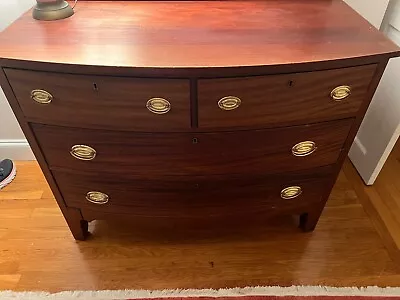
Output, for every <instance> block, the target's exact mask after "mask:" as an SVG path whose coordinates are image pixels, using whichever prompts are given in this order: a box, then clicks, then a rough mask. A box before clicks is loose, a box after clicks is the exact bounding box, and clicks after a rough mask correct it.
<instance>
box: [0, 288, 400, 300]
mask: <svg viewBox="0 0 400 300" xmlns="http://www.w3.org/2000/svg"><path fill="white" fill-rule="evenodd" d="M229 296H372V297H376V296H378V297H379V296H385V297H396V296H400V288H399V287H386V288H382V287H377V286H368V287H330V286H290V287H280V286H264V287H262V286H255V287H245V288H226V289H165V290H102V291H63V292H58V293H48V292H13V291H3V292H0V299H7V300H8V299H23V300H25V299H27V300H36V299H54V300H59V299H64V300H66V299H104V300H107V299H142V298H150V299H151V298H167V297H229Z"/></svg>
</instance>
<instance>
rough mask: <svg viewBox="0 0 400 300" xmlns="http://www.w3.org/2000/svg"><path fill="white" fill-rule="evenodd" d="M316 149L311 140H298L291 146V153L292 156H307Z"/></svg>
mask: <svg viewBox="0 0 400 300" xmlns="http://www.w3.org/2000/svg"><path fill="white" fill-rule="evenodd" d="M315 150H317V147H316V145H315V143H314V142H312V141H304V142H300V143H298V144H296V145H294V146H293V147H292V153H293V155H294V156H299V157H302V156H308V155H311V154H313V153H314V152H315Z"/></svg>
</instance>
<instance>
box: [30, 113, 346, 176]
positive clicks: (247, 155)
mask: <svg viewBox="0 0 400 300" xmlns="http://www.w3.org/2000/svg"><path fill="white" fill-rule="evenodd" d="M352 123H353V119H346V120H341V121H334V122H326V123H320V124H314V125H305V126H294V127H286V128H276V129H268V130H255V131H237V132H234V131H230V132H220V133H199V132H196V133H195V132H193V133H158V134H157V133H131V132H117V131H100V130H85V129H79V130H76V129H75V128H65V127H54V126H47V125H40V124H31V127H32V129H33V131H34V133H35V136H36V138H37V140H38V142H39V144H40V147H41V148H42V150H43V152H44V155H45V157H46V161H47V163H48V164H49V166H50V168H56V167H59V168H66V169H72V170H76V171H78V172H79V171H93V172H103V171H104V170H107V172H112V173H117V174H133V175H140V176H142V177H143V178H146V177H147V176H151V175H158V176H164V175H204V176H208V175H213V174H228V175H229V174H232V175H233V174H249V175H254V174H273V173H282V172H286V171H288V172H291V171H296V170H305V169H311V168H314V167H319V166H325V165H330V164H334V163H335V162H336V161H337V159H338V157H339V155H340V153H341V150H342V147H343V144H344V142H345V140H346V137H347V135H348V133H349V130H350V127H351V126H352ZM303 141H314V142H315V144H316V147H317V150H316V151H315V152H314V153H312V154H311V155H309V156H305V157H296V156H294V155H293V154H292V147H293V146H294V145H296V144H297V143H299V142H303ZM80 144H84V145H88V146H90V147H93V148H94V149H95V150H96V152H97V154H96V157H95V158H94V160H92V161H82V160H78V159H76V158H74V157H73V156H71V155H70V150H71V147H72V146H73V145H80Z"/></svg>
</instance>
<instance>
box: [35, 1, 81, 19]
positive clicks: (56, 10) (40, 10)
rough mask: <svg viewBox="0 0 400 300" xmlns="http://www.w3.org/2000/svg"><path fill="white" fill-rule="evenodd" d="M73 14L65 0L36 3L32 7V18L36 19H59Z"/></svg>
mask: <svg viewBox="0 0 400 300" xmlns="http://www.w3.org/2000/svg"><path fill="white" fill-rule="evenodd" d="M73 14H74V10H73V9H72V7H71V6H70V5H69V4H68V2H67V1H64V0H56V1H55V2H51V3H48V2H47V3H46V2H44V3H39V2H38V3H37V4H36V6H35V7H34V8H33V12H32V15H33V18H34V19H36V20H44V21H51V20H60V19H65V18H68V17H70V16H72V15H73Z"/></svg>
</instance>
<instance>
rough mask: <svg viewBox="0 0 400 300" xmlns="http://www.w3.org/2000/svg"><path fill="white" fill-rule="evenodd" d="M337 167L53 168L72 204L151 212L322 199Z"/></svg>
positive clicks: (237, 209) (220, 211) (258, 210)
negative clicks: (215, 172)
mask: <svg viewBox="0 0 400 300" xmlns="http://www.w3.org/2000/svg"><path fill="white" fill-rule="evenodd" d="M331 170H332V168H325V169H324V170H318V171H313V172H305V173H296V174H295V175H290V176H288V175H282V176H276V175H274V176H266V177H265V176H264V177H254V176H253V177H248V176H246V177H235V176H208V177H190V176H183V177H180V176H163V177H159V178H151V179H143V178H142V177H132V176H131V175H127V174H123V173H119V174H113V173H108V172H105V173H103V174H101V175H99V174H98V173H93V174H90V173H85V174H83V173H77V172H74V173H70V172H62V171H53V175H54V177H55V179H56V182H57V184H58V186H59V188H60V191H61V193H62V195H63V198H64V201H65V202H66V204H67V206H69V207H77V208H86V209H91V210H97V211H102V212H109V213H129V214H131V215H132V216H135V215H136V216H148V217H190V218H192V217H212V216H224V215H225V216H234V215H246V214H247V215H248V214H263V213H267V212H269V211H271V210H279V211H280V212H282V211H284V210H290V209H295V208H298V207H303V206H307V205H310V204H312V203H318V202H319V201H321V197H322V194H323V193H324V192H326V188H327V186H328V183H329V181H330V180H331V177H330V175H331Z"/></svg>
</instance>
